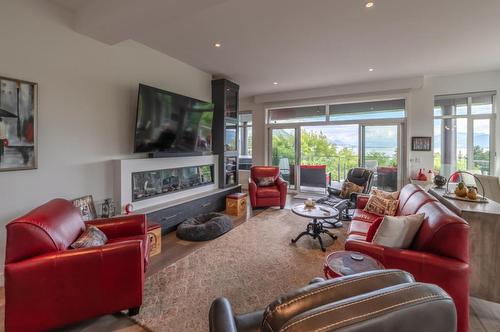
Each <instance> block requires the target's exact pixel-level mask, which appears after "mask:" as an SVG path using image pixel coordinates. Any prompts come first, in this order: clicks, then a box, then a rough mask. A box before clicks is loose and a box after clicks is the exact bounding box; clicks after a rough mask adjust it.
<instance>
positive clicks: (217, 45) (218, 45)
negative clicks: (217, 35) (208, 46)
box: [214, 43, 222, 48]
mask: <svg viewBox="0 0 500 332" xmlns="http://www.w3.org/2000/svg"><path fill="white" fill-rule="evenodd" d="M221 46H222V45H221V43H214V47H217V48H219V47H221Z"/></svg>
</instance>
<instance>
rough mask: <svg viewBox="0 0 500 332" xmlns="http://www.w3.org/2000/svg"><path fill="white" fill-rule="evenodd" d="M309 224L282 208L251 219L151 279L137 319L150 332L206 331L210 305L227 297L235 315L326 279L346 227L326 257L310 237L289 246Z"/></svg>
mask: <svg viewBox="0 0 500 332" xmlns="http://www.w3.org/2000/svg"><path fill="white" fill-rule="evenodd" d="M307 222H308V220H307V219H305V218H301V217H299V216H296V215H294V214H293V213H292V212H291V211H290V210H279V209H267V210H266V211H264V212H262V213H260V214H258V215H257V216H255V217H253V218H251V219H249V220H248V221H246V222H245V223H243V224H242V225H240V226H238V227H236V228H235V229H233V230H232V231H230V232H228V233H226V234H225V235H223V236H221V237H220V238H218V239H216V240H213V241H211V242H209V243H207V244H206V245H205V246H203V247H202V248H200V249H198V250H197V251H195V252H193V253H191V254H189V255H188V256H186V257H184V258H182V259H180V260H178V261H177V262H175V263H174V264H172V265H169V266H167V267H165V268H164V269H163V270H161V271H159V272H157V273H156V274H154V275H152V276H150V277H149V278H148V279H147V280H146V282H145V296H144V302H143V305H142V307H141V313H140V314H139V315H138V316H135V317H134V320H135V321H136V322H137V323H139V324H140V325H142V326H143V327H145V328H146V329H149V330H151V331H176V332H180V331H190V332H196V331H200V332H205V331H208V312H209V309H210V304H211V303H212V301H213V300H214V299H215V298H217V297H222V296H223V297H226V298H228V299H229V301H230V302H231V304H232V306H233V309H234V311H235V313H245V312H250V311H253V310H257V309H261V308H264V307H266V306H267V305H268V304H269V303H270V302H272V301H273V300H274V299H275V298H276V297H277V296H278V295H279V294H282V293H285V292H287V291H290V290H293V289H295V288H297V287H301V286H303V285H306V284H307V283H308V282H309V281H310V280H311V279H312V278H313V277H316V276H322V275H323V263H324V258H325V255H327V254H328V253H329V252H331V251H334V250H341V249H342V248H343V246H344V241H345V237H346V235H345V229H346V227H347V225H344V228H341V229H336V230H332V231H333V232H334V233H337V234H338V239H337V240H336V241H333V240H331V239H330V238H329V237H327V236H324V237H323V239H324V243H325V246H327V252H326V253H324V252H322V251H321V250H320V249H319V244H318V242H317V240H312V238H310V237H302V238H301V239H300V240H299V241H298V242H297V243H296V244H290V240H291V238H293V237H295V236H296V235H297V234H299V233H300V232H302V231H304V230H305V227H306V224H307ZM166 250H168V248H166Z"/></svg>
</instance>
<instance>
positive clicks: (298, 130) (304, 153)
mask: <svg viewBox="0 0 500 332" xmlns="http://www.w3.org/2000/svg"><path fill="white" fill-rule="evenodd" d="M405 103H406V101H405V99H402V98H400V99H389V100H380V101H376V100H375V101H368V102H355V103H335V104H319V105H309V106H307V105H302V106H297V107H285V108H274V109H268V110H267V125H266V126H267V128H268V132H267V133H268V136H267V139H268V142H269V149H268V156H267V157H268V163H269V164H271V165H275V166H279V168H280V171H281V175H282V176H283V178H285V179H286V180H287V181H289V182H290V184H291V188H294V189H299V190H300V191H310V192H316V191H318V190H322V192H324V191H325V190H324V187H325V184H326V185H332V186H334V187H340V186H341V182H342V181H344V180H345V179H346V178H347V174H348V172H349V170H350V169H353V168H355V167H366V168H369V169H371V170H373V172H374V174H375V181H374V185H375V186H377V187H380V188H382V189H385V190H397V189H398V188H399V187H400V186H401V184H402V183H403V181H402V180H403V178H404V177H405V174H404V173H405V170H404V168H405V167H404V165H402V163H404V160H405V155H406V152H405V151H404V149H402V146H404V145H405V141H404V137H405V135H404V125H405V121H406V110H405ZM484 126H485V125H484V124H482V123H479V122H478V123H477V124H476V128H477V133H478V135H477V138H476V140H477V141H479V140H480V139H481V137H482V136H481V135H483V132H484V129H483V127H484ZM475 159H476V160H477V164H486V163H487V159H486V154H479V153H478V154H477V158H476V157H475Z"/></svg>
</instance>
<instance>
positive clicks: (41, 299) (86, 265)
mask: <svg viewBox="0 0 500 332" xmlns="http://www.w3.org/2000/svg"><path fill="white" fill-rule="evenodd" d="M89 223H91V224H94V225H96V226H97V227H98V228H100V229H101V230H102V231H103V232H104V233H105V234H106V236H107V237H108V243H106V244H105V245H104V246H100V247H94V248H83V249H70V248H69V246H70V245H71V243H73V242H74V241H75V240H76V239H77V238H78V236H79V235H80V234H81V233H82V231H83V230H84V229H85V224H84V222H83V220H82V218H81V216H80V214H79V212H78V210H77V209H76V208H74V207H73V204H72V203H71V202H69V201H66V200H64V199H55V200H52V201H50V202H48V203H46V204H44V205H42V206H40V207H38V208H36V209H35V210H33V211H31V212H29V213H28V214H26V215H24V216H22V217H20V218H17V219H15V220H13V221H11V222H10V223H9V224H7V226H6V228H7V245H6V258H5V330H6V331H7V332H11V331H46V330H49V329H53V328H56V327H61V326H64V325H67V324H71V323H74V322H78V321H80V320H83V319H87V318H91V317H95V316H99V315H103V314H110V313H114V312H117V311H120V310H124V309H129V310H130V311H129V313H137V312H138V308H139V307H140V306H141V304H142V295H143V286H144V270H145V266H146V264H147V257H148V256H149V244H148V240H147V235H146V219H145V216H144V215H132V216H126V217H117V218H112V219H107V220H97V221H92V222H89Z"/></svg>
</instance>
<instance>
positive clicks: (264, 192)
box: [257, 186, 280, 197]
mask: <svg viewBox="0 0 500 332" xmlns="http://www.w3.org/2000/svg"><path fill="white" fill-rule="evenodd" d="M257 197H280V191H279V189H278V187H277V186H269V187H257Z"/></svg>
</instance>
